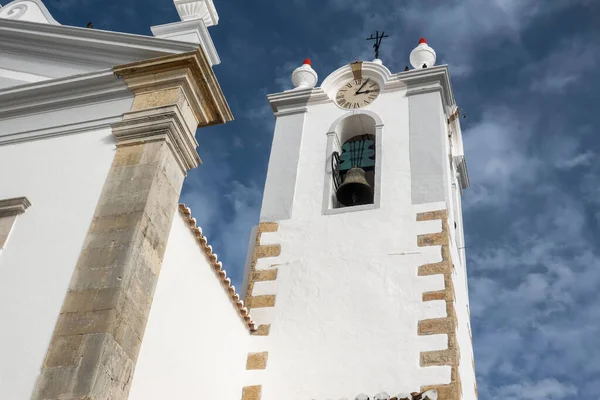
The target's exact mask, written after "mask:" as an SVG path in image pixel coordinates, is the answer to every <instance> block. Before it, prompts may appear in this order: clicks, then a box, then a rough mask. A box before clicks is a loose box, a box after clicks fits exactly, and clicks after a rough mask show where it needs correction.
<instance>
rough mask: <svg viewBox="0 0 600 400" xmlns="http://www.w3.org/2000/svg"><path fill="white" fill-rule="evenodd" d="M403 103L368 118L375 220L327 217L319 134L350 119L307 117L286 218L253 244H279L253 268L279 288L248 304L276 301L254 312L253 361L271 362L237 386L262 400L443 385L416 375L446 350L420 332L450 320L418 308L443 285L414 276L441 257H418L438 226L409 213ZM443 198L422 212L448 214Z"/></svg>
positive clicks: (431, 307)
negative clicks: (372, 132)
mask: <svg viewBox="0 0 600 400" xmlns="http://www.w3.org/2000/svg"><path fill="white" fill-rule="evenodd" d="M405 94H406V92H405V91H404V90H398V91H395V92H390V93H382V94H381V95H380V98H379V99H378V100H377V101H375V102H374V103H373V104H372V105H370V106H367V107H365V109H367V110H371V111H373V112H375V113H377V115H379V117H380V118H381V120H382V122H383V128H382V132H381V151H380V152H379V153H378V154H377V155H376V157H379V158H380V162H381V170H380V173H381V178H382V180H381V188H380V189H381V200H380V206H379V208H374V209H371V210H361V211H356V212H341V213H336V214H332V215H323V213H322V202H323V190H324V187H323V182H324V181H326V179H325V174H326V170H327V168H326V161H325V160H326V159H327V157H328V156H329V154H327V153H326V148H327V135H326V134H327V132H328V131H329V128H330V126H331V124H332V122H333V121H334V120H335V119H336V118H338V117H339V116H341V115H344V114H349V115H351V114H352V111H350V112H349V111H344V110H341V109H339V108H337V107H336V106H335V105H333V104H331V103H326V104H316V105H311V106H310V110H309V112H308V113H307V114H306V116H305V120H304V125H303V136H302V141H301V144H300V146H299V147H298V151H299V153H300V157H299V161H298V166H297V178H296V187H295V194H294V202H293V209H292V213H291V218H290V219H285V220H279V221H278V223H279V228H278V231H277V232H265V233H263V235H262V238H261V244H280V245H281V255H280V256H278V257H274V258H264V259H259V260H258V262H257V266H256V268H257V269H269V268H274V267H276V268H277V269H278V275H277V279H276V281H271V282H256V283H255V286H254V292H253V294H254V295H265V294H275V295H276V302H275V307H272V308H260V309H252V314H253V317H254V319H255V321H256V322H257V324H269V323H270V324H272V325H271V330H270V334H269V336H268V337H267V338H266V340H265V338H254V337H253V338H252V339H251V340H252V344H251V346H250V349H249V351H250V352H258V351H265V350H268V352H269V355H268V363H267V368H266V369H265V370H256V371H247V374H246V381H245V384H246V385H262V391H263V397H262V399H263V400H275V399H278V398H281V393H286V396H288V398H289V399H290V400H296V399H297V400H300V399H327V398H341V397H348V398H353V397H354V396H356V394H358V393H361V392H364V393H367V394H369V395H371V396H372V395H374V394H375V393H378V392H381V391H387V392H388V393H390V394H397V393H398V392H400V391H405V392H406V391H408V392H410V391H415V390H418V389H419V388H420V386H421V385H426V384H433V383H435V384H443V383H450V367H449V366H439V367H438V366H434V367H426V368H423V367H420V364H419V359H420V353H421V352H423V351H429V350H443V349H446V348H447V337H446V336H445V335H432V336H418V335H417V323H418V321H420V320H424V319H428V318H441V317H445V316H446V308H445V302H444V301H429V302H426V303H424V302H423V301H422V295H423V293H424V292H428V291H437V290H443V289H444V282H443V276H442V275H438V276H418V274H417V272H418V266H419V265H422V264H425V263H434V262H439V261H441V255H440V254H441V251H440V247H439V246H437V247H436V246H432V247H427V248H418V247H417V235H418V234H423V233H432V232H440V231H441V222H440V221H437V222H436V221H430V222H432V223H429V222H427V223H417V222H416V214H417V212H423V211H425V209H423V207H421V208H419V209H418V210H417V209H415V208H414V207H413V205H412V200H411V154H410V138H409V99H408V98H407V97H406V96H405ZM436 95H437V96H438V98H437V99H438V100H437V101H438V102H441V100H440V99H439V95H438V94H437V93H436ZM280 118H288V117H287V116H284V117H280ZM438 126H439V125H438ZM438 132H439V131H438ZM276 134H277V133H276ZM274 143H275V142H274ZM272 151H273V152H277V151H278V148H276V147H274V148H273V150H272ZM439 152H440V153H441V152H442V149H441V147H439ZM440 157H441V156H440ZM282 162H293V160H289V159H288V160H282ZM279 167H284V166H283V165H281V166H280V165H272V164H270V165H269V169H271V168H279ZM440 182H441V184H442V185H443V178H442V177H440ZM278 183H281V184H282V185H283V184H285V183H284V182H275V181H273V182H269V178H267V185H272V186H274V187H275V186H277V184H278ZM441 196H442V197H441V200H442V201H441V203H434V204H433V205H432V204H424V205H423V206H429V208H427V210H430V209H431V210H432V209H436V210H437V209H444V208H446V205H445V202H444V201H443V199H444V188H443V186H442V190H441ZM265 201H268V199H267V195H266V193H265ZM432 207H433V208H432ZM436 207H439V208H436ZM264 210H265V209H264V208H263V212H264ZM348 211H350V210H348ZM262 219H263V220H266V219H264V218H262ZM438 225H439V226H438ZM349 228H351V229H349Z"/></svg>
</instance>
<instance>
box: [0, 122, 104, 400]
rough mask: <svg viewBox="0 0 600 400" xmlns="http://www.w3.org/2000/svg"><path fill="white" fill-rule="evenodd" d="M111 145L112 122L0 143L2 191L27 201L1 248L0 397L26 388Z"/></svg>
mask: <svg viewBox="0 0 600 400" xmlns="http://www.w3.org/2000/svg"><path fill="white" fill-rule="evenodd" d="M45 118H46V119H48V120H52V118H53V115H46V117H45ZM2 127H3V129H4V121H2ZM114 149H115V142H114V139H113V136H112V132H111V130H110V128H104V129H95V130H89V131H84V132H80V133H79V134H76V135H68V136H59V137H53V138H48V139H44V140H34V141H27V142H22V143H17V144H11V145H2V146H0V199H5V198H12V197H19V196H26V197H27V198H28V199H29V200H30V201H31V204H32V205H31V207H29V208H28V209H27V212H26V213H24V214H22V215H20V216H19V217H18V218H17V220H16V221H15V224H14V226H13V228H12V230H11V238H10V241H9V242H8V243H7V245H6V247H5V248H4V249H3V250H2V253H1V254H0V320H1V321H2V329H0V355H1V356H0V399H28V398H29V397H30V396H31V392H32V389H33V386H34V383H35V379H36V377H37V375H38V374H39V371H40V367H41V365H42V362H43V359H44V357H45V354H46V350H47V347H48V343H49V340H50V337H51V335H52V332H53V330H54V327H55V324H56V318H57V317H58V314H59V312H60V309H61V306H62V304H63V300H64V297H65V294H66V291H67V288H68V286H69V281H70V279H71V276H72V274H73V270H74V268H75V264H76V262H77V258H78V256H79V252H80V251H81V246H82V244H83V240H84V237H85V234H86V232H87V230H88V228H89V226H90V222H91V220H92V216H93V212H94V209H95V207H96V203H97V201H98V197H99V195H100V192H101V190H102V186H103V184H104V181H105V179H106V175H107V173H108V170H109V168H110V165H111V162H112V159H113V156H114Z"/></svg>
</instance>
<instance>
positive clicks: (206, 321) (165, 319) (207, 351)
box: [129, 213, 250, 400]
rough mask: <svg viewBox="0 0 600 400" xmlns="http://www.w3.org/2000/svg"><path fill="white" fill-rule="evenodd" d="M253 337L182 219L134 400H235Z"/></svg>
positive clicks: (179, 218)
mask: <svg viewBox="0 0 600 400" xmlns="http://www.w3.org/2000/svg"><path fill="white" fill-rule="evenodd" d="M249 338H250V333H249V332H248V329H247V327H246V325H245V324H244V322H243V320H242V319H241V318H240V315H239V313H238V311H237V308H236V307H235V306H234V305H233V304H232V302H231V299H230V297H229V295H228V294H227V292H226V290H225V289H224V288H223V284H222V282H221V280H220V279H219V278H218V277H217V275H216V274H215V273H214V269H213V267H212V266H211V265H210V263H209V260H208V259H207V257H206V255H205V253H204V252H203V251H202V248H201V247H200V246H199V244H198V242H197V240H196V238H195V237H194V235H193V234H192V233H191V232H190V229H189V226H188V225H187V223H186V221H185V219H184V218H183V217H182V216H181V214H179V213H177V215H175V219H174V220H173V225H172V228H171V233H170V235H169V241H168V245H167V250H166V252H165V257H164V261H163V265H162V269H161V272H160V277H159V280H158V283H157V286H156V291H155V294H154V300H153V303H152V309H151V311H150V317H149V319H148V324H147V326H146V332H145V334H144V340H143V342H142V348H141V351H140V355H139V358H138V362H137V366H136V371H135V375H134V379H133V382H132V387H131V392H130V395H129V399H131V400H153V399H160V400H162V399H236V398H239V396H240V393H241V391H242V385H241V382H242V374H243V371H244V368H245V362H246V354H247V353H246V352H247V346H248V340H249Z"/></svg>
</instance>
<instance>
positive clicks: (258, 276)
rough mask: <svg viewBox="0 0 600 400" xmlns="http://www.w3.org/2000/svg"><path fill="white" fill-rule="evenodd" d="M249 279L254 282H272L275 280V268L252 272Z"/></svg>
mask: <svg viewBox="0 0 600 400" xmlns="http://www.w3.org/2000/svg"><path fill="white" fill-rule="evenodd" d="M251 279H252V280H253V281H254V282H262V281H274V280H276V279H277V268H273V269H265V270H260V271H254V272H252V278H251Z"/></svg>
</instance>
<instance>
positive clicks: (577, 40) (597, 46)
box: [523, 36, 600, 94]
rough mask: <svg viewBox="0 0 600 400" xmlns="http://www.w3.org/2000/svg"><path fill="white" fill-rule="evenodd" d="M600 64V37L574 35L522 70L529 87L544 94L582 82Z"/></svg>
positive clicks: (565, 89) (559, 91)
mask: <svg viewBox="0 0 600 400" xmlns="http://www.w3.org/2000/svg"><path fill="white" fill-rule="evenodd" d="M598 65H600V41H599V40H598V39H594V38H592V40H588V39H587V38H585V37H581V36H573V37H570V38H568V39H563V40H562V41H561V42H560V43H559V45H558V46H557V47H556V48H555V50H554V51H552V52H551V53H550V54H548V55H547V56H545V57H543V58H542V59H541V60H539V61H538V62H533V63H530V64H528V65H527V66H526V67H525V68H524V70H523V73H524V74H525V75H526V76H527V77H530V79H531V84H530V86H529V89H530V90H531V91H532V92H538V93H543V94H550V93H555V94H556V93H558V94H560V93H565V92H566V91H568V90H570V89H573V88H575V87H576V86H577V85H578V84H582V83H583V82H584V78H585V75H586V74H588V73H595V71H596V70H597V67H598Z"/></svg>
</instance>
